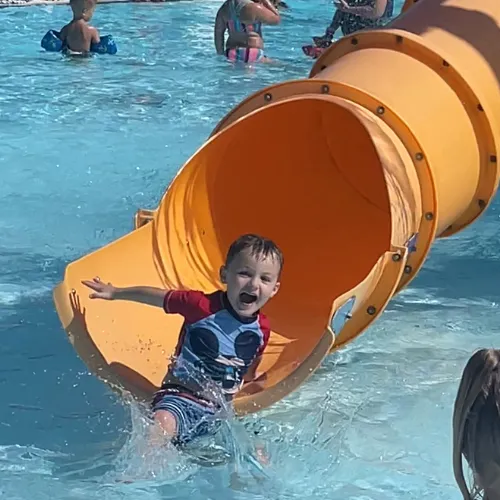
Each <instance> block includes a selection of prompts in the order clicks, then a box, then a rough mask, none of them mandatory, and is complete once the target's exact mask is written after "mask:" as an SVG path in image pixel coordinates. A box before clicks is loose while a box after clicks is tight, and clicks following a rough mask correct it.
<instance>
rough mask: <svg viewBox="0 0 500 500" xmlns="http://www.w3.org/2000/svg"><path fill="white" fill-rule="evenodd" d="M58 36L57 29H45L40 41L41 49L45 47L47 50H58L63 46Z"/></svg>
mask: <svg viewBox="0 0 500 500" xmlns="http://www.w3.org/2000/svg"><path fill="white" fill-rule="evenodd" d="M59 36H60V32H59V31H55V30H49V31H47V33H45V36H44V37H43V38H42V41H41V46H42V49H45V50H46V51H48V52H60V51H61V50H62V48H63V43H62V41H61V39H60V38H59Z"/></svg>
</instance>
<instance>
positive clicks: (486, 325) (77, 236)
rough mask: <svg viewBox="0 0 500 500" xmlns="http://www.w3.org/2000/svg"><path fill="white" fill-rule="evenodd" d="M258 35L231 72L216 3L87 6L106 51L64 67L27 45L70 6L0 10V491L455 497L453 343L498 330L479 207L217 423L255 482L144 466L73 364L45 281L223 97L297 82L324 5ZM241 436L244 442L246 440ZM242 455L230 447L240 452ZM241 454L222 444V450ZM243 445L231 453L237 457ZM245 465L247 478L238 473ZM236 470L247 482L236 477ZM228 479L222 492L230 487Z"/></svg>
mask: <svg viewBox="0 0 500 500" xmlns="http://www.w3.org/2000/svg"><path fill="white" fill-rule="evenodd" d="M290 4H291V7H292V9H291V11H290V12H288V13H286V14H285V15H284V20H283V24H282V25H281V26H277V27H266V28H265V38H266V47H267V52H268V54H269V56H270V57H273V58H275V59H277V60H279V61H280V62H279V64H276V65H262V66H256V67H253V68H247V67H243V66H241V65H236V66H233V65H232V64H230V63H228V62H226V61H225V60H224V59H221V58H218V57H217V56H216V55H215V54H214V49H213V27H212V22H213V19H214V16H215V13H216V11H217V8H218V6H219V5H220V3H219V2H213V1H204V2H201V1H200V2H179V3H173V4H121V5H100V6H98V9H97V11H96V14H95V17H94V23H95V24H96V25H97V26H98V27H99V29H100V31H101V33H102V34H109V33H110V34H112V35H113V36H114V38H115V40H116V42H117V45H118V51H119V52H118V54H117V55H116V56H102V57H94V58H91V59H86V60H74V59H73V60H71V59H65V58H63V57H61V56H60V55H59V54H48V53H45V52H43V51H41V49H40V40H41V38H42V36H43V35H44V34H45V32H46V31H47V30H48V29H50V28H54V29H59V28H60V27H62V26H63V24H64V23H65V22H66V21H67V20H68V19H69V7H67V6H59V7H30V8H12V9H4V10H2V11H0V14H1V16H2V21H3V27H4V33H7V34H8V36H5V37H4V42H5V43H4V49H3V53H2V56H3V62H2V65H1V66H0V137H1V138H2V140H1V141H0V171H1V172H2V182H1V183H0V199H1V200H2V202H3V203H2V210H1V212H0V231H1V233H0V234H1V238H0V268H1V269H2V274H1V277H0V334H1V336H2V337H1V338H2V342H1V344H0V361H1V364H0V387H1V395H2V405H0V496H2V497H4V496H5V498H9V499H11V500H18V499H23V500H24V499H28V498H30V499H31V498H36V499H37V500H38V499H45V498H50V499H51V500H63V499H64V500H66V499H85V500H91V499H94V498H95V499H97V498H105V499H124V500H129V499H130V500H132V499H134V500H135V499H136V498H138V496H140V497H141V499H163V498H172V499H187V498H189V499H190V500H202V499H207V498H217V499H218V500H219V499H233V498H235V499H240V498H242V499H243V498H266V499H268V498H271V499H300V500H303V499H323V498H329V499H335V498H338V499H347V498H349V499H359V500H368V499H369V500H372V499H373V500H375V499H383V500H391V499H400V498H405V499H418V500H423V499H432V500H436V499H454V498H455V499H456V498H458V492H457V490H456V488H455V485H454V482H453V476H452V469H451V456H450V452H451V440H450V434H451V412H452V404H453V399H454V396H455V391H456V389H457V385H458V379H459V377H460V374H461V370H462V368H463V366H464V363H465V361H466V360H467V358H468V356H469V355H470V353H471V352H472V351H473V350H474V349H476V348H478V347H491V346H495V340H496V339H497V337H498V333H499V327H498V324H497V323H496V322H495V316H496V315H498V303H499V301H500V292H499V289H498V286H497V284H496V283H498V279H497V278H496V277H497V276H498V275H497V274H496V273H497V272H500V260H499V255H500V254H499V251H498V240H499V237H498V235H497V234H498V231H497V224H498V217H499V214H498V204H497V203H496V202H495V203H494V204H493V206H492V207H490V209H489V210H488V212H487V214H486V215H485V216H484V217H482V219H481V220H480V221H479V222H477V223H476V224H475V225H474V226H473V227H471V228H469V229H467V230H466V231H464V232H463V233H461V234H460V235H457V236H456V237H453V238H451V239H449V240H443V241H440V242H439V243H438V244H437V245H436V247H435V248H434V250H433V252H432V255H431V257H430V259H429V260H428V261H427V263H426V266H425V268H424V269H423V270H422V271H421V273H420V274H419V276H418V277H417V279H416V280H415V281H414V282H412V284H411V286H410V287H409V288H408V289H406V290H404V291H403V292H402V293H401V294H399V296H397V298H396V299H395V300H393V302H391V304H390V306H389V307H388V309H387V311H386V312H385V314H384V315H383V317H382V318H381V319H380V320H379V321H378V322H377V323H376V324H375V325H374V326H373V327H371V328H370V329H369V330H368V331H367V332H366V333H365V334H363V335H362V336H361V337H360V338H359V339H358V340H356V341H355V342H354V343H352V344H351V345H349V346H348V347H346V348H345V349H343V350H342V351H340V352H339V353H336V354H335V355H332V356H330V357H329V358H328V360H327V361H326V362H325V363H324V365H323V366H322V367H321V369H319V370H318V371H317V372H316V373H315V374H314V376H313V377H312V378H311V379H310V380H309V381H308V382H307V384H305V385H304V386H303V387H301V388H300V390H298V391H297V392H295V393H294V394H293V395H291V396H290V397H288V398H286V399H285V400H284V401H282V402H280V403H279V404H276V405H275V406H274V407H272V408H270V409H268V410H266V411H264V412H262V413H259V414H258V415H256V416H252V417H249V418H247V419H245V420H244V423H245V425H246V426H247V428H242V427H241V425H239V424H238V425H237V424H236V423H235V424H233V427H232V428H231V433H232V434H233V435H234V434H237V435H238V436H240V437H241V440H242V442H243V445H242V446H243V447H244V446H246V444H248V443H247V440H248V442H250V441H249V440H251V439H252V432H251V429H252V428H253V426H258V428H259V429H260V437H261V438H262V439H263V440H264V441H265V442H266V444H267V448H268V452H269V455H270V465H269V466H268V467H266V475H261V476H259V474H256V475H255V477H254V475H253V474H252V471H254V468H252V466H251V465H249V464H248V463H245V462H244V461H243V462H242V463H241V464H240V467H241V470H242V471H243V476H245V477H246V479H245V481H244V482H243V483H242V484H240V485H235V484H232V485H231V482H230V475H231V465H228V463H226V462H225V461H222V462H223V463H221V464H220V465H217V466H212V467H207V466H204V465H203V464H200V463H198V462H196V461H194V460H193V459H192V458H190V457H188V456H184V455H182V456H178V455H175V454H172V453H171V452H168V453H166V454H165V456H162V457H160V458H159V462H161V469H162V470H161V471H160V472H161V474H160V472H158V471H157V472H156V473H155V475H151V474H149V476H148V477H147V478H146V479H144V480H137V481H134V482H132V483H131V484H128V483H124V482H122V481H120V478H127V477H129V476H131V475H134V474H135V473H136V472H137V470H138V469H141V467H143V464H142V463H141V460H140V457H138V456H137V454H135V453H134V449H135V446H136V444H137V443H138V442H139V443H140V442H141V439H142V438H143V431H144V429H143V421H142V419H141V417H140V413H139V410H138V409H137V408H136V407H134V406H133V405H130V404H127V403H126V402H123V401H121V400H120V399H119V398H118V397H117V396H116V395H115V394H113V393H111V392H110V391H109V389H108V387H107V386H105V385H104V384H102V383H101V382H100V381H98V380H96V378H95V377H93V376H92V375H90V374H89V373H88V372H87V369H86V367H85V365H84V364H83V363H82V362H81V361H80V359H79V358H78V357H77V355H76V354H75V352H74V350H73V349H72V348H71V346H70V344H69V342H68V341H67V339H66V335H65V333H64V331H63V330H62V328H61V325H60V323H59V320H58V318H57V315H56V313H55V311H54V306H53V302H52V296H51V291H52V288H53V286H54V285H55V284H56V283H57V282H58V281H59V280H60V279H61V278H62V275H63V272H64V268H65V266H66V264H67V263H68V262H70V261H71V260H73V259H75V258H77V257H79V256H81V255H83V254H85V253H87V252H89V251H91V250H93V249H95V248H97V247H100V246H102V245H104V244H105V243H107V242H109V241H111V240H113V239H115V238H117V237H119V236H121V235H123V234H125V233H126V232H128V231H129V230H130V229H131V227H132V218H133V215H134V213H135V211H136V209H137V208H138V207H143V208H147V207H155V206H156V204H157V202H158V200H159V198H160V196H161V195H162V193H163V191H164V189H165V187H166V185H167V184H168V182H169V181H170V180H171V178H172V177H173V175H174V174H175V173H176V171H177V170H178V169H179V167H180V166H181V165H182V164H183V163H184V161H185V160H186V159H187V158H188V157H189V156H190V155H191V154H192V153H193V152H194V151H195V150H196V149H197V148H198V147H199V146H201V144H202V143H203V142H204V140H205V139H206V138H207V136H208V135H209V134H210V132H211V130H212V129H213V128H214V126H215V125H216V123H217V122H218V121H219V120H220V119H221V118H222V117H223V116H224V115H225V114H226V113H227V112H228V111H229V110H230V109H231V108H232V107H233V106H234V105H236V104H237V103H238V102H239V101H241V100H242V99H243V98H245V97H246V96H247V95H248V94H250V93H251V92H253V91H256V90H258V89H260V88H261V87H263V86H265V85H269V84H272V83H275V82H279V81H282V80H286V79H292V78H303V77H305V76H307V74H308V70H309V69H310V65H311V61H310V60H309V59H308V58H306V57H305V56H304V55H303V54H302V51H301V49H300V47H301V45H302V44H305V43H310V37H311V36H312V35H317V34H321V33H322V32H323V30H324V28H325V26H326V25H327V23H328V22H329V20H330V16H331V11H332V7H331V5H330V3H329V2H327V1H326V0H319V1H317V2H312V3H311V2H309V1H307V0H290ZM245 443H246V444H245ZM242 449H243V448H242ZM240 451H241V450H240ZM244 454H245V453H244V450H243V451H241V455H242V456H243V455H244ZM254 472H255V471H254ZM247 476H248V477H247ZM231 486H232V487H231Z"/></svg>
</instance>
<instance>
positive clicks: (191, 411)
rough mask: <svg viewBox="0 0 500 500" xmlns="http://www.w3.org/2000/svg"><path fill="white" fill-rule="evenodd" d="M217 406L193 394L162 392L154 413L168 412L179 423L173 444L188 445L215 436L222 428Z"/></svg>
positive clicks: (154, 403) (158, 397)
mask: <svg viewBox="0 0 500 500" xmlns="http://www.w3.org/2000/svg"><path fill="white" fill-rule="evenodd" d="M217 409H218V408H217V405H215V404H214V403H210V402H209V401H205V400H200V399H198V398H196V397H195V396H193V395H191V394H185V393H180V392H176V393H171V392H168V391H160V392H159V393H158V394H157V396H156V397H155V399H154V401H153V412H156V411H158V410H166V411H168V412H169V413H171V414H172V415H173V416H174V418H175V421H176V423H177V436H176V437H175V439H173V440H172V442H173V443H174V444H176V445H183V444H187V443H189V442H190V441H192V440H193V439H195V438H198V437H202V436H208V435H213V434H215V433H216V432H217V430H218V429H219V427H220V420H219V419H217V418H216V416H215V414H216V411H217Z"/></svg>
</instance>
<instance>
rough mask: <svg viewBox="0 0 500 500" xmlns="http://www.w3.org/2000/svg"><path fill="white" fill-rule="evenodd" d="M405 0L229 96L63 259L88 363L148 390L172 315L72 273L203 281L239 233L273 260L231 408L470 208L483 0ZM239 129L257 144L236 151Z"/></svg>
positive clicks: (494, 41)
mask: <svg viewBox="0 0 500 500" xmlns="http://www.w3.org/2000/svg"><path fill="white" fill-rule="evenodd" d="M410 3H412V4H413V3H414V5H412V6H410ZM407 4H408V7H409V8H407V9H405V12H404V13H403V14H401V15H400V16H399V17H398V18H396V19H395V20H394V21H393V22H392V23H390V24H389V25H388V26H387V27H386V28H385V29H379V30H376V31H363V32H359V33H355V34H353V35H351V36H347V37H345V38H343V39H341V40H340V41H338V42H337V43H335V44H334V45H332V46H331V47H330V48H329V49H328V50H327V51H326V52H324V53H323V54H322V56H321V57H320V58H319V59H318V60H317V61H316V63H315V65H314V67H313V68H312V71H311V74H310V75H309V78H306V79H303V80H297V81H288V82H284V83H281V84H277V85H273V86H271V87H268V88H265V89H263V90H262V91H260V92H257V93H255V94H253V95H252V96H250V97H249V98H248V99H246V100H244V101H243V102H242V103H241V104H240V105H239V106H237V107H236V108H235V109H233V110H232V111H231V112H230V113H229V114H228V115H227V116H226V117H225V118H224V119H223V120H222V121H221V122H220V123H219V124H218V125H217V127H216V128H215V130H214V132H213V134H212V135H211V137H210V138H209V140H208V141H207V142H206V143H205V144H204V145H203V146H202V147H201V148H200V149H199V150H198V151H197V152H196V153H195V154H194V155H193V156H192V157H191V158H190V159H189V160H188V161H187V163H186V164H185V165H184V166H183V167H182V169H181V170H180V171H179V172H178V174H177V175H176V177H175V178H174V179H173V181H172V182H171V184H170V185H169V186H168V188H167V190H166V192H165V195H164V196H163V198H162V200H161V202H160V204H159V206H158V207H157V209H155V210H153V211H147V210H140V211H139V212H138V214H137V216H136V229H135V230H133V231H132V232H131V233H129V234H127V235H125V236H124V237H122V238H121V239H119V240H117V241H114V242H112V243H111V244H109V245H107V246H105V247H104V248H101V249H99V250H97V251H95V252H93V253H90V254H89V255H86V256H84V257H82V258H81V259H79V260H77V261H75V262H72V263H71V264H70V265H69V266H68V267H67V269H66V273H65V276H64V281H63V282H62V283H61V284H59V285H58V286H57V288H56V289H55V292H54V299H55V304H56V308H57V312H58V314H59V317H60V319H61V322H62V324H63V326H64V328H65V329H66V331H67V333H68V335H69V338H70V340H71V342H72V343H73V345H74V347H75V349H76V351H77V352H78V354H79V355H80V356H81V357H82V358H83V360H84V361H85V363H86V364H87V365H88V367H89V368H90V369H91V370H92V371H93V372H94V373H96V374H97V375H98V376H99V377H100V378H102V379H103V380H105V381H106V382H108V383H109V384H110V385H111V386H113V387H116V388H122V389H125V390H127V391H130V392H131V393H132V394H134V395H135V396H137V397H138V398H141V399H142V398H149V397H150V396H151V393H152V392H153V391H154V390H155V388H156V387H158V386H159V384H160V383H161V380H162V378H163V376H164V374H165V369H166V366H167V363H168V357H169V356H170V355H171V354H172V352H173V350H174V347H175V345H176V343H177V341H178V334H179V328H180V326H181V323H182V318H180V317H178V316H167V315H165V314H163V313H162V311H160V310H156V309H154V308H151V307H148V306H145V305H139V304H131V303H128V302H118V301H114V302H106V301H90V300H89V299H88V290H86V289H84V287H82V285H81V284H80V281H81V280H82V279H88V278H91V277H92V276H94V275H98V276H100V277H101V278H102V279H103V280H106V281H111V282H113V283H114V284H116V285H117V286H129V285H139V284H143V285H152V286H163V287H167V288H170V287H175V288H195V289H201V290H205V291H212V290H214V289H215V288H217V287H219V286H221V283H220V282H219V278H218V270H219V267H220V265H221V264H222V262H223V259H224V256H225V253H226V251H227V248H228V246H229V244H230V242H231V241H232V240H233V239H234V238H236V237H237V236H239V235H240V234H242V233H246V232H256V233H260V234H262V235H265V236H268V237H270V238H272V239H274V240H275V241H276V242H277V243H278V244H279V245H280V246H281V248H282V249H283V251H284V254H285V268H284V273H283V277H282V287H281V289H280V292H279V293H278V295H277V296H276V297H275V298H274V299H273V300H272V301H270V303H269V304H268V305H267V306H266V309H265V312H266V313H267V314H268V316H269V318H270V320H271V324H272V327H273V332H272V335H271V339H270V343H269V346H268V347H267V349H266V350H265V353H264V358H263V362H262V366H261V368H262V369H263V370H264V371H265V374H266V377H265V378H264V380H261V381H260V382H259V383H255V382H254V383H249V384H247V385H246V386H245V387H244V389H243V391H242V393H241V394H240V395H239V396H238V397H237V399H236V401H235V407H236V410H237V412H238V413H239V414H244V413H247V412H253V411H257V410H259V409H261V408H265V407H267V406H269V405H271V404H273V403H274V402H276V401H278V400H280V399H281V398H283V397H284V396H286V395H287V394H289V393H290V392H291V391H293V390H295V389H296V388H297V387H298V386H299V385H300V384H302V383H303V382H304V381H305V380H306V379H307V377H309V376H310V375H311V374H312V373H313V372H314V370H315V369H316V368H317V367H318V366H319V365H320V364H321V362H322V360H323V359H324V358H325V356H327V355H328V353H330V352H332V351H333V350H335V349H338V348H340V347H341V346H343V345H345V344H346V343H347V342H349V341H351V340H353V339H354V338H356V337H357V336H358V335H359V334H360V333H361V332H362V331H363V330H365V329H366V327H367V326H368V325H370V324H371V323H372V322H373V321H374V320H375V319H376V318H377V317H379V316H380V314H381V313H382V311H383V310H384V308H385V307H386V305H387V303H388V302H389V301H390V299H391V298H392V297H393V296H394V295H395V294H396V293H397V292H398V291H399V290H401V288H402V287H403V286H405V285H406V284H407V283H408V282H409V281H410V280H411V279H412V278H413V277H414V276H415V275H416V274H417V273H418V271H419V269H420V268H421V266H422V264H423V262H424V260H425V258H426V256H427V255H428V252H429V249H430V247H431V245H432V243H433V241H434V240H435V239H436V238H438V237H444V236H449V235H452V234H454V233H456V232H457V231H460V230H461V229H463V228H465V227H466V226H468V225H469V224H471V223H472V222H473V221H474V220H475V219H476V218H477V217H478V216H480V215H481V213H482V212H483V211H484V210H485V209H486V207H487V206H488V204H489V203H490V201H491V200H492V198H493V196H494V194H495V192H496V190H497V185H498V163H497V156H498V149H499V146H500V87H499V81H500V50H499V44H498V40H499V39H500V27H499V20H500V1H495V0H419V1H418V2H415V1H414V0H412V1H411V2H407ZM249 138H251V141H250V140H249ZM257 138H258V141H259V143H260V151H262V155H261V156H260V158H257V157H256V155H255V151H253V152H252V154H242V152H243V153H244V152H245V151H246V150H247V149H248V147H249V146H248V144H255V143H256V140H257ZM398 333H399V332H394V335H397V334H398Z"/></svg>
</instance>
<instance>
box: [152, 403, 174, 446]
mask: <svg viewBox="0 0 500 500" xmlns="http://www.w3.org/2000/svg"><path fill="white" fill-rule="evenodd" d="M153 420H154V422H153V425H152V427H151V429H150V432H149V445H150V446H155V447H160V446H164V445H166V444H167V443H169V442H171V441H172V440H174V439H175V438H176V437H177V429H178V425H177V418H176V417H175V415H174V414H173V413H171V412H169V411H168V410H156V411H155V414H154V419H153Z"/></svg>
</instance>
